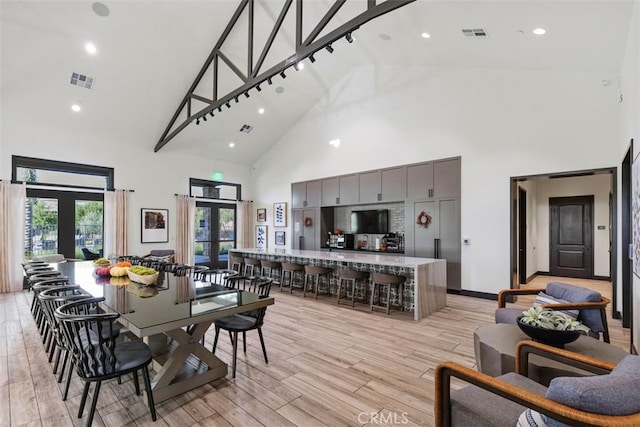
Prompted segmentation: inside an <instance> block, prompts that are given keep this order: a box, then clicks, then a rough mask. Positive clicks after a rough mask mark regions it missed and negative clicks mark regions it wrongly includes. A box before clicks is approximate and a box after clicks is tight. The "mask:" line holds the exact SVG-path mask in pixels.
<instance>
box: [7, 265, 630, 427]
mask: <svg viewBox="0 0 640 427" xmlns="http://www.w3.org/2000/svg"><path fill="white" fill-rule="evenodd" d="M553 279H554V278H551V277H539V278H537V279H535V280H534V281H532V283H530V284H529V285H528V286H536V287H544V284H545V283H546V282H548V281H551V280H553ZM560 280H564V281H569V280H567V279H560ZM574 283H578V284H582V285H584V286H588V287H592V288H596V289H598V290H599V291H601V292H603V293H604V294H605V295H610V293H611V291H610V284H608V282H598V281H574ZM607 292H608V293H607ZM273 294H274V295H275V298H276V303H275V305H274V306H272V307H269V309H268V310H267V316H266V319H265V327H264V335H265V341H266V346H267V352H268V355H269V364H268V365H267V364H265V363H264V359H263V356H262V351H261V348H260V342H259V339H258V336H257V333H255V331H252V332H250V333H248V334H247V341H248V343H247V353H246V354H243V353H242V352H241V351H240V352H239V354H238V373H237V377H236V379H235V380H234V379H231V376H230V374H229V376H228V377H227V378H224V379H222V380H218V381H216V382H212V383H209V384H206V385H204V386H202V387H199V388H198V389H195V390H193V391H191V392H188V393H185V394H184V395H181V396H179V397H176V398H174V399H170V400H168V401H166V402H162V403H161V404H159V405H157V411H158V421H157V422H156V423H153V422H152V421H151V417H150V415H149V412H148V409H147V407H146V406H145V405H144V404H143V403H142V398H141V397H139V396H136V395H135V393H134V387H133V382H132V380H131V379H130V378H128V379H126V380H125V381H123V384H121V385H118V384H117V382H115V381H111V382H108V383H106V384H105V385H104V386H103V387H102V390H101V393H100V399H99V402H98V411H97V414H96V418H95V420H94V425H96V426H103V425H104V426H125V425H126V426H143V425H154V426H162V425H167V426H296V425H298V426H355V425H408V426H430V425H432V424H433V389H434V384H433V372H434V368H435V367H436V365H437V364H438V363H439V362H441V361H444V360H455V361H457V362H459V363H462V364H464V365H467V366H474V365H475V360H474V355H473V331H474V330H475V329H476V328H478V327H479V326H481V325H484V324H488V323H493V311H494V309H495V308H496V302H495V301H489V300H483V299H477V298H470V297H463V296H456V295H448V296H447V307H446V308H445V309H443V310H440V311H439V312H437V313H435V314H433V315H431V316H429V317H428V318H426V319H423V320H422V321H419V322H414V321H412V320H411V319H410V316H409V314H408V313H401V312H393V313H392V314H391V315H390V316H386V315H385V314H383V313H369V312H368V307H367V306H365V305H364V304H357V306H356V309H352V308H351V307H348V306H339V307H338V306H336V305H335V301H334V300H333V299H332V300H329V299H324V300H323V299H321V300H319V301H315V300H313V299H309V298H306V299H303V298H302V297H301V295H298V294H295V293H294V295H289V294H287V293H280V292H279V291H278V290H275V291H274V292H273ZM30 302H31V294H28V293H23V292H19V293H14V294H3V295H0V426H80V425H84V423H85V420H86V414H85V417H84V418H82V419H78V418H77V417H76V413H77V408H78V404H79V400H80V393H81V387H82V385H81V382H80V381H79V380H77V379H74V380H73V381H72V385H71V391H70V394H69V396H70V397H69V399H68V400H67V402H62V400H61V389H62V385H61V384H58V383H57V382H56V380H55V377H54V375H52V373H51V365H50V364H49V362H48V361H47V357H46V354H45V352H44V349H43V346H42V342H41V339H40V335H39V333H38V331H37V329H36V328H35V325H34V322H33V319H32V317H31V313H30V310H29V306H30ZM517 304H518V305H522V306H523V307H526V306H527V305H529V304H530V301H528V300H527V299H526V298H521V299H520V301H518V303H517ZM609 326H610V332H611V336H612V342H614V343H615V344H617V345H620V346H621V347H623V348H624V349H625V350H627V351H628V348H629V331H628V330H623V329H622V328H621V327H620V322H619V321H617V320H611V319H610V323H609ZM212 341H213V332H212V331H210V332H209V333H208V334H207V345H208V346H210V345H211V343H212ZM216 354H217V355H218V356H219V357H220V358H221V359H223V360H224V361H226V362H227V363H231V345H230V343H229V340H228V338H227V336H226V335H221V337H220V340H219V344H218V350H217V352H216ZM85 413H86V411H85Z"/></svg>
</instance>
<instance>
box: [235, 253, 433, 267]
mask: <svg viewBox="0 0 640 427" xmlns="http://www.w3.org/2000/svg"><path fill="white" fill-rule="evenodd" d="M229 252H242V253H246V254H256V255H280V256H292V257H299V258H309V259H319V260H327V261H341V262H360V263H363V264H377V265H388V266H393V267H409V268H415V267H417V266H419V265H424V264H432V263H436V262H444V260H442V259H434V258H416V257H410V256H404V255H401V254H393V255H392V254H384V255H381V254H374V253H370V252H358V251H353V252H346V251H345V252H330V251H305V250H300V249H270V250H265V249H257V248H248V249H231V250H230V251H229Z"/></svg>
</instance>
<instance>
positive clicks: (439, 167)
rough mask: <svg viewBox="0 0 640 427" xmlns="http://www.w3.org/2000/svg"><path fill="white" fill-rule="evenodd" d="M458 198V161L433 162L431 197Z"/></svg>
mask: <svg viewBox="0 0 640 427" xmlns="http://www.w3.org/2000/svg"><path fill="white" fill-rule="evenodd" d="M459 196H460V159H452V160H441V161H436V162H433V191H432V195H431V197H437V198H442V197H459Z"/></svg>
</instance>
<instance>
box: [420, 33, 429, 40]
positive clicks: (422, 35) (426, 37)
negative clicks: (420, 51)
mask: <svg viewBox="0 0 640 427" xmlns="http://www.w3.org/2000/svg"><path fill="white" fill-rule="evenodd" d="M420 37H422V38H423V39H428V38H431V34H429V33H422V34H420Z"/></svg>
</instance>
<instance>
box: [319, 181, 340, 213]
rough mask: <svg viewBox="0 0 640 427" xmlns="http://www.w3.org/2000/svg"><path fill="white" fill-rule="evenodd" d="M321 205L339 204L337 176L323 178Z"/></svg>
mask: <svg viewBox="0 0 640 427" xmlns="http://www.w3.org/2000/svg"><path fill="white" fill-rule="evenodd" d="M321 182H322V206H335V205H337V204H339V200H338V199H339V197H340V191H339V188H340V187H339V185H338V177H334V178H325V179H323V180H322V181H321Z"/></svg>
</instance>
